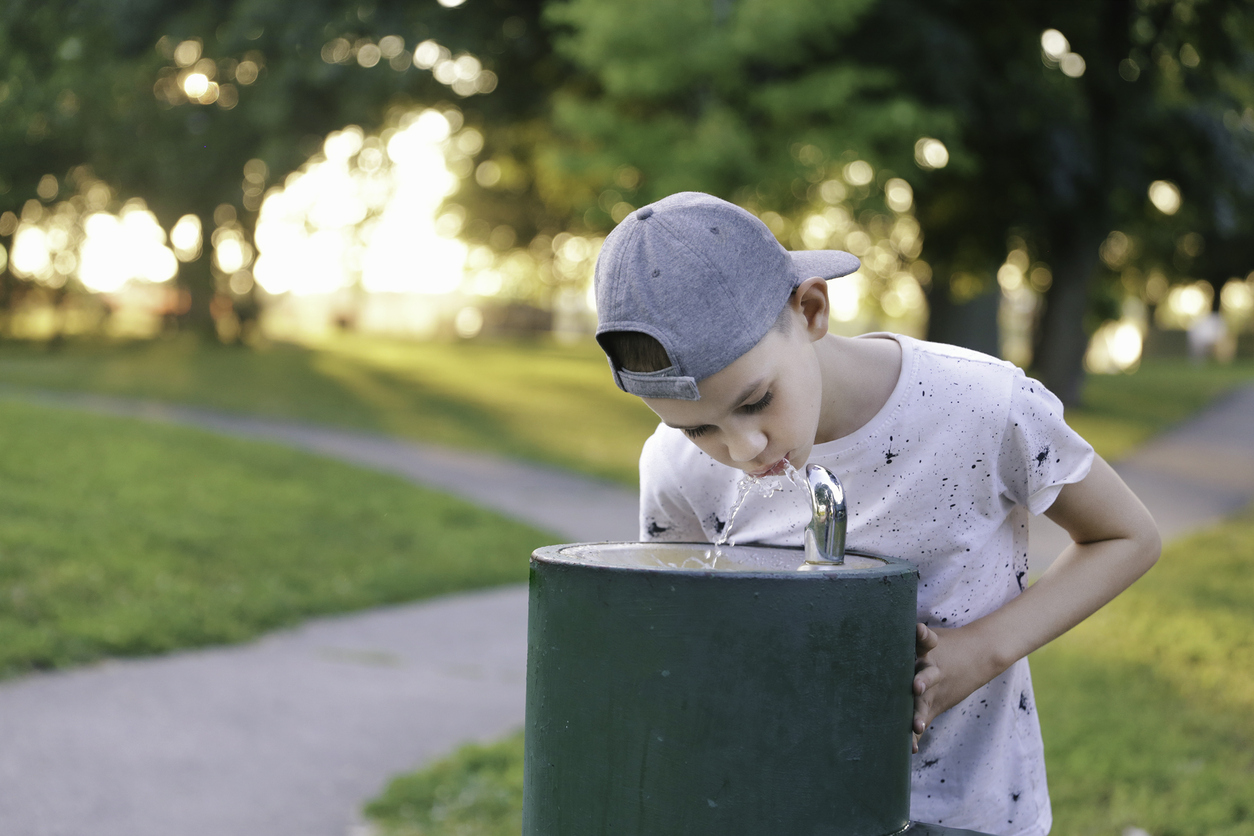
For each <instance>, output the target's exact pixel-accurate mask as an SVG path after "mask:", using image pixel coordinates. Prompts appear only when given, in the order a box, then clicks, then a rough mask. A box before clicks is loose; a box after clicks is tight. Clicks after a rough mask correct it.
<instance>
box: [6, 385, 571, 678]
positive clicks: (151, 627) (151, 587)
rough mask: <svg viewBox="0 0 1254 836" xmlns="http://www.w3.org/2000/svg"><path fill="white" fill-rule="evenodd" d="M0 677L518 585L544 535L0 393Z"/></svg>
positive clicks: (464, 509) (261, 454)
mask: <svg viewBox="0 0 1254 836" xmlns="http://www.w3.org/2000/svg"><path fill="white" fill-rule="evenodd" d="M0 426H3V427H4V433H3V434H0V507H3V508H4V524H3V525H0V675H6V674H13V673H20V672H23V671H28V670H31V669H37V668H50V667H61V666H65V665H70V664H75V663H81V662H86V661H90V660H93V659H98V658H101V657H103V656H112V655H129V654H142V653H157V652H162V651H167V650H173V649H176V648H181V647H188V646H192V645H203V644H207V643H216V642H234V641H240V640H243V639H246V638H249V637H251V636H255V635H257V634H258V633H260V632H262V631H264V630H268V629H271V628H274V627H278V626H281V625H286V624H292V623H294V622H296V621H298V620H300V619H302V618H304V617H307V616H311V615H315V614H320V613H330V612H342V611H345V610H353V609H358V608H363V607H369V606H375V605H378V604H385V603H390V602H399V601H409V600H414V599H417V598H422V597H426V596H431V595H438V594H441V593H446V592H452V591H455V590H462V589H468V588H475V587H483V586H490V585H495V584H503V583H512V582H522V581H524V580H525V579H526V577H527V558H528V555H529V554H530V553H531V551H532V550H533V549H534V548H536V547H537V546H540V545H543V544H545V543H549V542H553V538H552V537H551V536H548V535H545V534H542V533H540V532H538V531H536V530H534V529H531V528H528V527H527V526H524V525H521V524H518V523H514V522H511V521H508V520H505V519H503V518H500V517H498V516H496V515H494V514H491V513H489V512H487V511H484V510H481V509H478V508H476V507H474V506H471V505H469V504H467V503H465V502H461V501H459V500H455V499H452V498H449V497H445V496H442V495H439V494H436V493H434V492H431V491H427V490H422V489H420V488H417V487H415V486H413V485H411V484H409V483H407V482H404V481H403V480H401V479H399V478H396V477H392V476H385V475H380V474H376V473H372V472H368V471H365V470H361V469H358V468H354V467H350V466H348V465H343V464H339V463H336V462H331V461H327V460H324V459H319V458H315V457H313V456H309V455H306V454H302V453H298V452H295V451H291V450H287V449H284V448H281V447H276V446H271V445H266V444H260V443H253V442H246V441H239V440H234V439H229V438H222V437H218V436H215V435H211V434H209V433H204V432H199V431H196V430H191V429H186V428H181V427H174V426H165V425H161V424H148V423H143V422H140V421H134V420H129V419H121V418H111V417H103V416H99V415H88V414H82V413H76V412H72V411H63V410H57V409H49V408H44V407H36V406H31V405H26V404H21V403H14V402H6V401H0Z"/></svg>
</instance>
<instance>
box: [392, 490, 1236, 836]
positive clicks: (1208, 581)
mask: <svg viewBox="0 0 1254 836" xmlns="http://www.w3.org/2000/svg"><path fill="white" fill-rule="evenodd" d="M1252 556H1254V512H1252V513H1249V514H1247V515H1245V516H1244V517H1242V518H1240V519H1238V520H1234V521H1232V522H1229V523H1225V524H1223V525H1220V526H1217V527H1215V528H1214V529H1213V530H1211V531H1208V532H1206V533H1203V534H1199V535H1196V536H1194V537H1190V538H1188V539H1186V540H1183V541H1179V542H1176V543H1174V544H1172V545H1170V546H1169V547H1168V548H1167V549H1166V550H1165V552H1164V554H1163V558H1162V560H1161V561H1160V562H1159V564H1158V566H1156V567H1155V568H1154V569H1153V570H1152V571H1151V572H1150V573H1149V574H1148V575H1146V576H1145V577H1144V578H1143V579H1141V580H1140V581H1138V582H1137V583H1136V584H1134V585H1133V586H1132V588H1131V589H1129V590H1128V591H1127V592H1125V593H1124V594H1123V595H1121V596H1120V597H1119V598H1117V599H1116V600H1115V601H1114V602H1113V603H1112V604H1110V605H1109V606H1107V607H1106V608H1104V609H1102V610H1101V611H1100V612H1098V614H1097V615H1095V616H1094V617H1092V618H1090V619H1089V620H1088V621H1086V622H1084V623H1083V624H1081V625H1080V626H1079V627H1077V628H1076V629H1074V630H1072V631H1071V632H1070V633H1068V634H1066V635H1065V636H1063V637H1062V638H1060V639H1058V640H1057V641H1055V642H1053V643H1052V644H1050V645H1048V646H1046V647H1045V648H1043V649H1042V650H1040V651H1038V652H1037V653H1035V654H1033V656H1032V671H1033V679H1034V681H1035V685H1036V701H1037V705H1038V707H1039V710H1040V714H1041V724H1042V727H1043V730H1044V735H1045V748H1046V764H1047V768H1048V773H1049V785H1050V796H1051V799H1052V803H1053V807H1054V829H1053V832H1054V833H1057V834H1064V835H1065V836H1099V834H1101V836H1117V834H1120V833H1122V832H1123V831H1124V829H1125V828H1128V827H1139V828H1142V829H1144V830H1146V831H1148V832H1149V833H1151V834H1153V836H1254V583H1251V582H1250V570H1251V557H1252ZM521 774H522V739H521V736H520V735H517V736H514V737H510V738H507V739H506V740H504V741H502V742H501V743H500V744H498V745H497V746H494V747H490V748H488V749H484V748H483V747H478V746H475V747H469V748H466V749H462V750H460V751H458V752H455V753H454V754H453V755H451V756H450V757H449V758H447V759H445V760H443V761H440V762H438V763H436V764H434V765H433V766H430V767H428V768H426V769H423V770H420V771H418V772H415V773H411V774H409V775H405V776H402V777H401V778H398V779H396V780H395V781H393V782H392V784H391V785H390V786H389V787H388V788H387V790H386V791H385V792H384V794H383V795H382V796H381V797H380V798H379V799H378V800H377V801H375V802H372V803H371V805H370V806H369V807H368V808H367V813H368V815H370V816H371V817H373V818H374V820H375V822H376V823H377V824H378V825H379V827H380V829H381V830H382V832H383V833H385V834H387V836H497V834H505V833H514V834H517V833H518V822H519V821H520V817H521V804H522V789H521V778H520V776H521ZM481 799H482V800H483V801H482V803H481V801H480V800H481Z"/></svg>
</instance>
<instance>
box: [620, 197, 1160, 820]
mask: <svg viewBox="0 0 1254 836" xmlns="http://www.w3.org/2000/svg"><path fill="white" fill-rule="evenodd" d="M857 268H858V260H857V259H856V258H854V257H853V256H852V255H850V254H848V253H842V252H836V251H821V252H792V253H790V252H787V251H785V250H784V249H783V247H781V246H780V245H779V244H778V243H777V242H776V241H775V239H774V237H773V236H772V235H771V233H770V231H769V230H768V229H767V228H766V227H765V225H764V224H762V222H761V221H759V220H757V219H756V218H755V217H753V216H752V215H751V214H749V213H748V212H746V211H744V210H743V209H740V208H738V207H736V206H733V205H732V204H730V203H726V202H724V201H721V200H718V199H717V198H713V197H710V196H709V195H704V194H699V193H691V192H690V193H682V194H677V195H672V196H671V197H668V198H666V199H664V200H661V201H659V202H657V203H655V204H652V205H650V206H646V207H644V208H642V209H640V210H638V211H637V212H635V213H634V214H632V215H630V216H628V218H627V219H625V220H624V221H623V222H622V223H621V224H620V225H619V226H618V227H617V228H616V229H615V230H614V231H613V232H612V233H611V234H610V236H609V237H608V238H607V239H606V241H605V245H604V247H603V249H602V251H601V255H600V257H599V258H598V260H597V267H596V293H597V310H598V315H599V318H600V324H599V326H598V328H597V339H598V341H599V342H600V344H601V346H602V348H603V349H604V350H605V352H606V354H607V355H608V357H609V360H610V366H611V369H612V370H613V373H614V379H615V381H616V382H617V384H618V385H619V387H620V388H622V389H624V390H625V391H627V392H630V393H632V394H635V395H638V396H640V397H641V398H643V399H644V402H645V403H646V404H648V406H649V407H650V408H651V409H652V410H653V411H654V412H656V413H657V415H658V417H659V418H661V420H662V422H663V423H662V424H661V425H659V427H658V429H657V432H656V433H654V435H653V436H652V437H651V438H650V439H649V440H648V441H647V442H646V444H645V448H644V451H643V453H642V455H641V460H640V495H641V508H640V513H641V539H642V540H675V541H712V540H714V539H715V538H716V537H718V536H719V535H720V534H721V533H723V529H724V527H725V526H726V525H727V523H728V519H727V517H728V511H729V509H730V508H731V506H732V503H733V502H734V500H735V498H736V495H737V483H738V482H739V481H740V480H741V479H742V478H743V477H744V474H746V473H747V474H750V475H752V476H758V477H766V476H775V475H779V474H782V473H783V472H784V471H785V470H786V469H787V467H788V466H789V465H791V466H792V467H796V468H804V465H805V464H806V463H807V462H808V461H813V462H817V463H819V464H823V465H825V466H827V467H828V468H829V469H831V470H832V472H833V473H835V474H836V475H837V476H838V477H839V478H840V479H841V480H842V482H843V483H844V487H845V494H846V497H847V500H848V507H849V530H848V542H849V544H850V547H851V548H858V549H863V550H867V551H871V552H877V553H881V554H891V555H895V556H898V557H903V558H906V559H908V560H910V561H912V562H913V563H915V565H916V566H917V567H918V569H919V572H920V582H919V604H918V620H919V624H918V627H917V653H918V663H917V665H916V670H917V673H916V676H915V680H914V693H915V717H914V733H915V739H916V753H917V754H916V755H915V756H914V760H913V774H912V788H911V789H912V792H911V799H912V800H911V816H912V818H914V819H915V820H917V821H925V822H934V823H937V824H944V825H946V826H950V827H958V828H967V829H973V830H980V831H984V832H988V833H997V834H1015V836H1019V835H1020V834H1022V835H1023V836H1029V834H1030V835H1031V836H1038V835H1039V834H1045V833H1048V831H1049V828H1050V824H1051V814H1050V807H1049V795H1048V791H1047V789H1046V785H1045V770H1044V757H1043V750H1042V746H1041V737H1040V727H1039V724H1038V722H1037V718H1036V714H1035V705H1034V701H1033V697H1032V686H1031V680H1030V676H1029V673H1028V667H1027V660H1026V658H1025V657H1026V656H1027V654H1028V653H1030V652H1031V651H1033V650H1035V649H1036V648H1038V647H1040V646H1041V645H1043V644H1045V643H1046V642H1048V641H1050V640H1051V639H1053V638H1055V637H1057V636H1058V635H1060V634H1062V633H1063V632H1065V631H1066V630H1068V629H1070V628H1071V627H1073V626H1074V625H1075V624H1077V623H1078V622H1080V621H1081V620H1083V619H1084V618H1086V617H1087V616H1089V615H1090V614H1092V613H1093V612H1094V611H1096V610H1097V609H1098V608H1099V607H1101V606H1102V605H1103V604H1105V603H1106V602H1107V601H1109V600H1110V599H1112V598H1113V597H1114V596H1115V595H1117V594H1118V593H1119V592H1121V591H1122V590H1124V589H1125V588H1126V587H1127V586H1128V585H1129V584H1131V583H1132V582H1133V581H1134V580H1135V579H1136V578H1137V577H1139V576H1140V575H1141V574H1142V573H1144V572H1145V571H1146V570H1147V569H1149V567H1150V566H1151V565H1153V563H1154V562H1155V560H1156V559H1157V557H1158V552H1159V540H1158V533H1157V529H1156V528H1155V526H1154V522H1153V520H1152V519H1151V517H1150V515H1149V513H1148V512H1147V511H1146V510H1145V508H1144V506H1142V505H1141V503H1140V502H1139V501H1138V500H1137V498H1136V497H1135V496H1134V495H1133V494H1132V492H1131V491H1130V490H1129V489H1128V488H1127V486H1126V485H1124V483H1123V482H1122V480H1120V479H1119V477H1118V476H1117V475H1116V474H1115V473H1114V471H1113V470H1111V468H1110V466H1109V465H1107V464H1106V463H1105V462H1104V461H1103V460H1102V459H1101V458H1100V457H1098V456H1096V455H1095V454H1094V452H1093V450H1092V448H1091V447H1090V446H1089V445H1088V444H1087V443H1085V442H1084V441H1083V439H1081V438H1080V437H1079V436H1078V435H1076V434H1075V433H1074V432H1072V431H1071V430H1070V429H1069V428H1068V427H1067V425H1066V424H1065V423H1063V420H1062V407H1061V404H1060V403H1059V402H1058V400H1057V399H1056V398H1054V396H1053V395H1052V394H1050V393H1049V392H1047V391H1046V390H1045V389H1044V388H1043V387H1042V386H1041V385H1040V384H1039V383H1037V382H1036V381H1034V380H1031V379H1030V378H1027V377H1025V376H1024V375H1023V373H1022V372H1021V371H1019V370H1018V369H1017V368H1015V367H1014V366H1013V365H1011V364H1009V363H1005V362H1002V361H1000V360H996V359H994V358H992V357H988V356H985V355H982V354H978V353H975V352H971V351H967V350H964V349H959V348H954V347H951V346H944V345H937V344H932V343H926V342H922V341H918V340H913V339H910V338H907V337H902V336H897V335H892V334H868V335H865V336H863V337H858V338H843V337H838V336H836V335H833V334H828V333H827V318H828V299H827V285H826V280H827V279H830V278H835V277H837V276H843V275H846V274H848V273H851V272H853V271H854V270H856V269H857ZM1029 512H1030V513H1032V514H1040V513H1046V514H1048V515H1049V517H1050V518H1051V519H1053V520H1054V521H1055V522H1057V523H1058V524H1059V525H1061V526H1062V527H1063V528H1064V529H1065V530H1066V531H1067V532H1068V533H1069V534H1070V536H1071V538H1072V540H1073V541H1074V543H1073V544H1072V545H1071V546H1070V547H1068V548H1067V549H1066V550H1065V551H1064V552H1063V553H1062V554H1061V555H1060V556H1059V557H1058V559H1057V560H1056V561H1055V562H1054V563H1053V564H1052V565H1051V566H1050V568H1049V569H1048V570H1047V571H1046V572H1045V573H1044V574H1043V575H1042V576H1041V578H1040V579H1039V580H1038V581H1037V582H1036V583H1035V584H1033V585H1032V586H1031V588H1027V585H1026V583H1025V576H1026V574H1027V568H1028V567H1027V521H1028V516H1027V515H1028V513H1029ZM808 518H809V506H808V503H807V502H806V501H805V499H804V495H803V493H802V491H800V490H792V491H789V492H786V493H785V494H784V495H780V494H776V495H775V496H773V497H771V498H769V499H767V498H762V497H750V498H749V499H748V500H746V502H745V504H744V505H743V506H742V507H741V509H740V511H739V513H738V515H737V518H736V521H735V529H736V530H735V531H734V532H731V535H732V539H733V540H734V541H736V542H759V543H769V544H776V545H792V546H797V545H799V544H800V543H801V532H802V530H803V529H804V526H805V524H806V522H807V521H808ZM924 732H926V734H924Z"/></svg>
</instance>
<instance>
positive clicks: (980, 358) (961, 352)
mask: <svg viewBox="0 0 1254 836" xmlns="http://www.w3.org/2000/svg"><path fill="white" fill-rule="evenodd" d="M898 339H899V340H900V341H901V342H902V345H903V346H904V345H906V344H907V343H909V344H910V345H912V346H913V348H914V350H915V351H918V352H919V353H920V354H921V355H925V356H932V357H936V358H943V359H945V360H952V361H956V362H958V363H959V364H962V363H977V364H980V365H985V366H990V367H996V368H999V369H1002V370H1004V371H1008V372H1011V373H1015V372H1020V371H1021V370H1020V369H1019V367H1018V366H1016V365H1015V364H1014V363H1011V362H1010V361H1008V360H1002V359H1001V358H999V357H994V356H992V355H991V354H985V353H984V352H982V351H976V350H975V349H972V348H963V347H962V346H958V345H951V344H949V343H938V342H930V341H927V340H918V339H915V338H913V337H905V336H900V335H899V336H898Z"/></svg>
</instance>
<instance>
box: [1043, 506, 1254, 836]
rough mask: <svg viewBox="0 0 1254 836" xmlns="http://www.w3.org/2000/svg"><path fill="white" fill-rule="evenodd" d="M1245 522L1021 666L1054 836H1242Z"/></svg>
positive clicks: (1250, 797)
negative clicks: (1034, 708)
mask: <svg viewBox="0 0 1254 836" xmlns="http://www.w3.org/2000/svg"><path fill="white" fill-rule="evenodd" d="M1252 556H1254V513H1247V514H1246V515H1245V516H1243V517H1241V518H1240V519H1237V520H1234V521H1231V522H1228V523H1225V524H1223V525H1220V526H1217V527H1215V528H1214V529H1212V530H1210V531H1207V532H1205V533H1202V534H1198V535H1196V536H1193V537H1190V538H1187V539H1186V540H1183V541H1179V542H1176V543H1174V544H1172V545H1170V546H1168V547H1167V549H1166V550H1165V551H1164V553H1163V557H1162V560H1161V561H1160V562H1159V564H1158V566H1156V567H1155V568H1154V569H1153V570H1152V571H1151V572H1150V573H1149V574H1148V575H1146V576H1145V578H1143V579H1142V580H1140V581H1138V582H1137V583H1136V584H1134V585H1133V586H1132V588H1131V589H1130V590H1128V591H1127V592H1126V593H1124V594H1123V595H1122V596H1120V597H1119V598H1117V599H1116V600H1115V601H1114V602H1113V603H1112V604H1110V605H1109V606H1107V607H1106V608H1104V609H1103V610H1101V611H1099V612H1098V613H1097V614H1096V615H1095V616H1093V617H1092V618H1090V619H1089V620H1088V621H1086V622H1084V623H1083V624H1081V625H1080V626H1079V627H1077V628H1076V629H1075V630H1072V631H1071V632H1070V633H1068V634H1066V635H1065V636H1063V637H1062V638H1061V639H1059V640H1057V641H1055V642H1054V643H1052V644H1050V645H1048V646H1046V647H1045V648H1043V649H1042V650H1040V651H1038V652H1037V653H1036V654H1034V655H1033V657H1032V665H1033V673H1034V678H1035V680H1036V683H1037V703H1038V705H1039V707H1040V712H1041V719H1042V724H1043V726H1044V730H1045V746H1046V763H1047V764H1048V768H1049V782H1050V789H1051V795H1052V797H1053V799H1054V812H1055V832H1057V833H1066V834H1076V836H1087V834H1105V833H1120V832H1121V831H1122V829H1123V828H1125V827H1128V826H1137V827H1141V828H1143V829H1145V830H1147V831H1149V832H1150V833H1152V834H1154V836H1203V834H1205V835H1206V836H1238V834H1240V835H1241V836H1250V834H1254V583H1251V581H1250V569H1251V557H1252Z"/></svg>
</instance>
